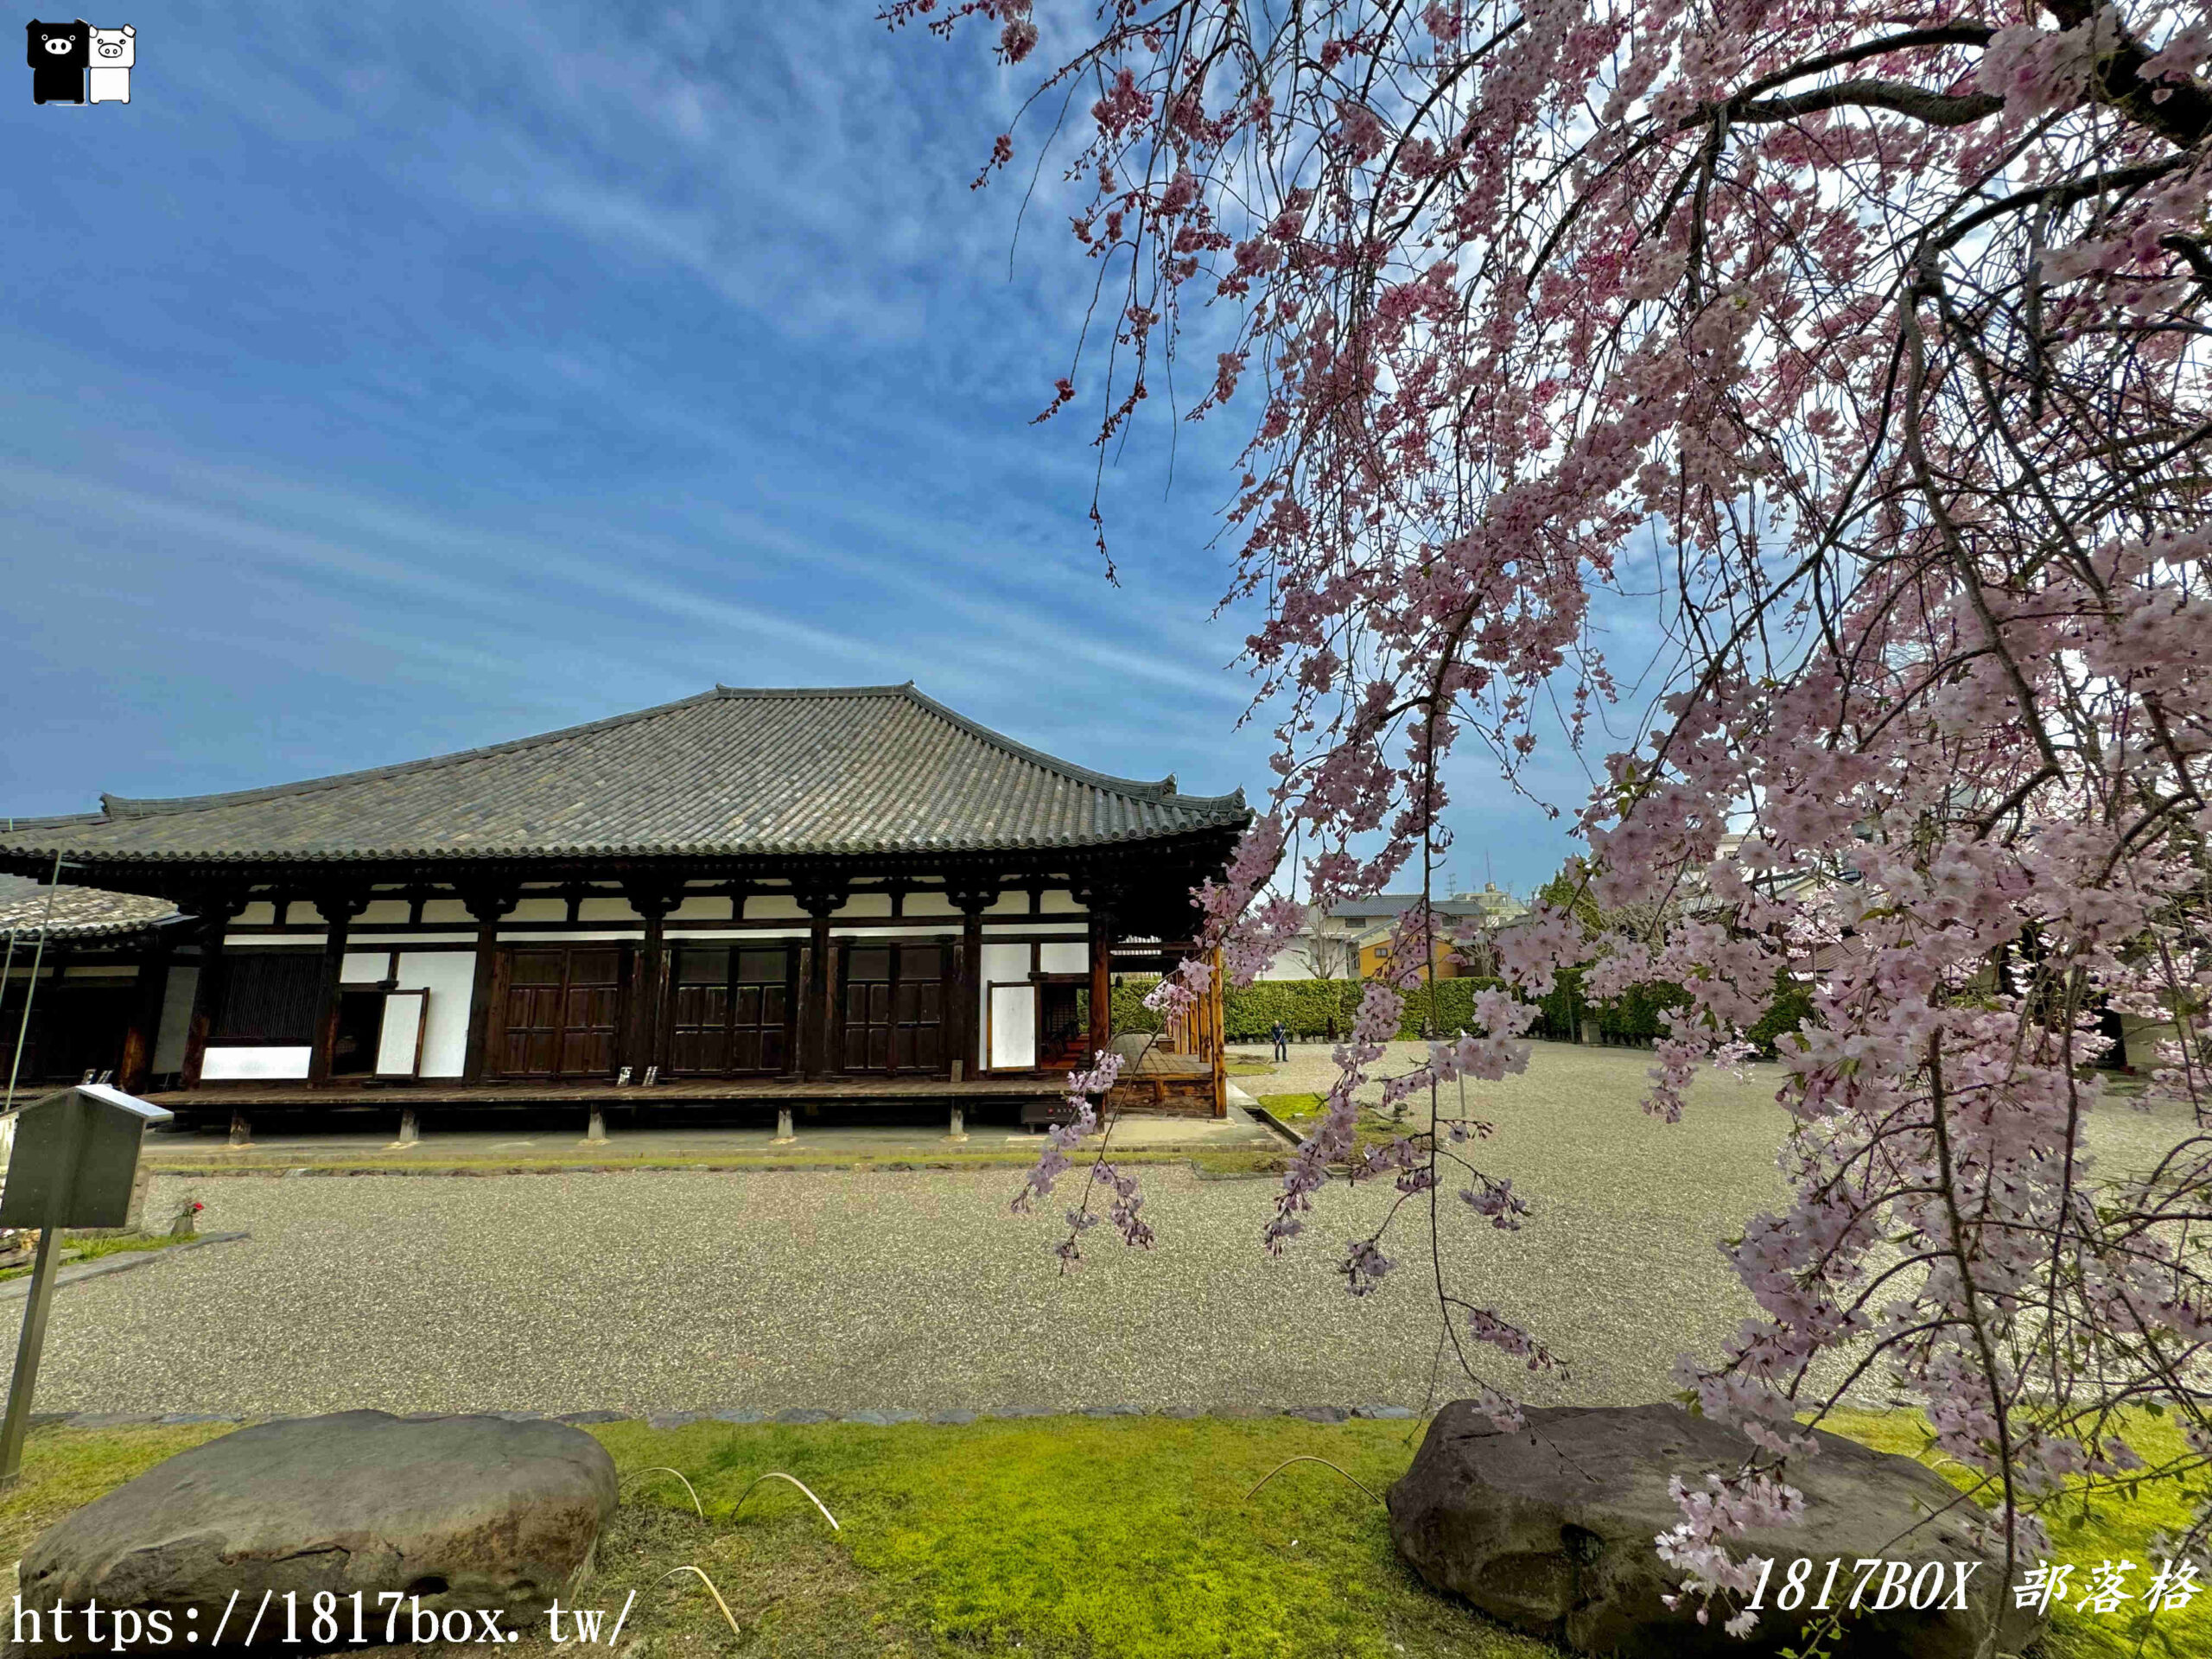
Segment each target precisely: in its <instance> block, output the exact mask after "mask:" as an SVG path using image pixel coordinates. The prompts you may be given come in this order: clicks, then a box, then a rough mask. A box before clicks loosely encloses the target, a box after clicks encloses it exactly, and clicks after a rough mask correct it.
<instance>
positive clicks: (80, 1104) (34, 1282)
mask: <svg viewBox="0 0 2212 1659" xmlns="http://www.w3.org/2000/svg"><path fill="white" fill-rule="evenodd" d="M71 1105H72V1108H73V1110H74V1112H75V1114H76V1116H75V1121H74V1122H73V1123H72V1124H71V1126H70V1135H69V1156H68V1158H67V1160H66V1161H65V1162H64V1163H63V1165H62V1166H61V1169H60V1179H57V1180H56V1181H55V1182H54V1199H53V1205H52V1208H51V1209H50V1210H49V1211H48V1217H47V1219H46V1221H45V1222H44V1223H43V1224H41V1226H40V1227H39V1230H38V1257H37V1260H36V1261H35V1262H33V1263H32V1264H31V1287H30V1294H29V1296H28V1297H27V1298H25V1300H24V1302H23V1330H22V1336H20V1337H19V1338H16V1375H15V1376H14V1378H13V1379H12V1380H10V1383H9V1384H8V1418H7V1421H6V1422H5V1424H0V1491H7V1490H8V1488H10V1487H11V1486H13V1485H14V1484H16V1482H17V1481H19V1480H21V1479H22V1476H23V1436H24V1435H25V1434H27V1433H29V1432H30V1426H31V1391H32V1390H33V1389H35V1388H36V1387H37V1386H38V1362H39V1356H40V1355H41V1353H42V1352H43V1351H44V1350H45V1347H46V1315H47V1311H48V1308H50V1307H51V1306H53V1305H54V1274H55V1273H56V1272H57V1271H58V1270H59V1268H60V1262H61V1220H62V1217H65V1216H67V1214H68V1213H69V1206H70V1204H71V1203H72V1201H73V1199H74V1198H75V1197H76V1188H77V1166H78V1165H79V1163H80V1162H81V1161H82V1160H83V1159H84V1155H85V1124H86V1112H87V1110H88V1108H87V1107H86V1103H85V1100H84V1097H83V1096H80V1095H79V1096H71Z"/></svg>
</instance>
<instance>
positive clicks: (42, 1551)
mask: <svg viewBox="0 0 2212 1659" xmlns="http://www.w3.org/2000/svg"><path fill="white" fill-rule="evenodd" d="M614 1505H615V1477H614V1460H613V1459H612V1458H610V1457H608V1456H607V1451H606V1448H605V1447H603V1446H601V1445H600V1444H599V1442H598V1441H596V1440H594V1439H592V1437H591V1436H590V1435H588V1434H586V1433H583V1432H582V1430H581V1429H575V1428H570V1427H567V1426H566V1425H564V1424H561V1423H554V1422H520V1423H518V1422H511V1421H507V1420H505V1419H504V1418H499V1417H490V1416H483V1417H439V1418H434V1419H431V1420H430V1421H404V1420H402V1419H400V1418H397V1417H394V1416H391V1415H390V1414H387V1413H385V1412H381V1411H346V1412H339V1413H337V1414H334V1415H331V1416H327V1417H299V1418H294V1419H291V1420H290V1421H284V1422H274V1423H263V1424H260V1425H257V1427H252V1428H244V1429H240V1430H239V1431H238V1433H234V1434H226V1435H224V1436H222V1437H221V1438H220V1439H219V1440H209V1441H208V1442H207V1443H206V1444H205V1445H203V1446H194V1447H193V1448H192V1450H190V1451H188V1452H180V1453H178V1454H177V1455H176V1456H175V1457H174V1458H171V1459H169V1460H168V1462H166V1463H162V1464H157V1465H155V1466H154V1467H153V1468H152V1469H149V1470H148V1471H146V1472H145V1473H144V1474H143V1475H141V1476H139V1477H138V1478H137V1479H136V1480H133V1481H130V1482H127V1483H126V1484H124V1485H122V1486H119V1487H118V1488H117V1489H116V1490H115V1491H111V1492H110V1493H108V1494H107V1495H106V1496H105V1497H99V1498H95V1499H94V1500H93V1501H92V1503H87V1504H86V1506H85V1507H84V1508H83V1509H81V1510H78V1511H77V1512H76V1513H75V1514H73V1515H72V1516H68V1517H67V1519H65V1520H63V1521H61V1522H59V1523H57V1524H56V1525H54V1527H52V1528H50V1529H48V1530H47V1531H46V1532H45V1533H44V1534H43V1535H41V1537H40V1538H39V1540H38V1541H37V1542H36V1543H35V1544H33V1545H32V1546H31V1548H30V1549H29V1552H28V1553H26V1554H25V1555H24V1556H23V1559H22V1616H21V1618H20V1620H19V1622H18V1624H17V1625H16V1631H15V1634H16V1637H18V1640H17V1642H16V1649H15V1650H16V1652H17V1653H19V1654H23V1655H59V1654H67V1653H82V1652H90V1651H92V1650H93V1649H96V1648H97V1649H99V1650H100V1651H103V1652H134V1651H143V1652H146V1653H149V1654H151V1653H158V1654H162V1655H163V1656H166V1659H175V1656H176V1655H177V1654H178V1653H180V1652H182V1651H187V1650H188V1649H185V1648H183V1647H181V1646H180V1645H179V1644H180V1643H183V1642H184V1639H185V1636H186V1633H188V1632H197V1635H198V1643H197V1645H200V1646H202V1647H204V1646H206V1645H207V1643H209V1642H211V1641H212V1640H213V1636H214V1632H215V1630H216V1627H217V1624H218V1622H219V1620H221V1619H222V1617H223V1610H224V1608H225V1606H226V1605H227V1604H229V1603H230V1601H231V1594H232V1592H233V1591H237V1592H240V1594H239V1595H238V1602H237V1605H236V1607H234V1608H233V1609H232V1615H231V1618H230V1621H229V1623H228V1624H227V1626H226V1629H225V1630H224V1634H223V1638H222V1639H223V1645H225V1646H226V1647H228V1646H232V1645H234V1644H238V1643H244V1641H245V1637H246V1634H247V1629H248V1625H249V1623H250V1614H251V1609H253V1608H254V1607H255V1606H257V1605H259V1603H260V1601H261V1599H262V1593H263V1592H264V1591H270V1592H274V1594H275V1596H276V1597H277V1600H276V1601H275V1602H274V1603H273V1604H272V1605H273V1606H275V1607H276V1608H277V1609H279V1610H281V1608H282V1607H283V1601H282V1598H283V1596H284V1595H285V1594H286V1593H287V1592H296V1594H297V1596H298V1603H297V1605H298V1606H299V1609H300V1614H299V1617H300V1621H301V1624H300V1630H301V1634H302V1637H304V1636H305V1635H306V1633H307V1624H306V1621H307V1620H308V1618H310V1617H312V1608H311V1605H310V1603H311V1599H312V1598H313V1597H314V1596H315V1595H316V1594H317V1593H318V1592H321V1591H325V1590H327V1591H330V1592H334V1593H335V1594H337V1595H338V1596H340V1597H341V1598H343V1599H344V1601H343V1604H342V1605H345V1606H346V1608H347V1610H348V1611H347V1612H346V1619H347V1620H348V1623H349V1625H350V1620H351V1618H352V1614H351V1607H352V1596H353V1592H355V1591H359V1592H361V1593H362V1597H363V1601H364V1604H365V1610H375V1609H376V1608H377V1605H378V1604H377V1599H376V1598H377V1595H378V1592H382V1591H387V1590H397V1591H400V1592H404V1593H406V1594H407V1595H409V1596H410V1597H419V1598H420V1599H421V1606H422V1608H423V1611H424V1612H425V1614H426V1615H427V1614H435V1615H437V1616H439V1617H441V1618H443V1617H445V1616H446V1615H447V1614H448V1613H450V1614H451V1618H452V1622H453V1624H454V1626H455V1628H458V1627H459V1625H460V1624H461V1623H462V1622H464V1618H465V1614H466V1613H467V1612H468V1611H474V1610H488V1609H495V1608H496V1609H499V1610H500V1618H499V1627H500V1629H501V1630H503V1631H505V1630H515V1629H517V1628H518V1627H522V1626H524V1625H525V1624H526V1625H527V1626H528V1627H529V1628H530V1629H531V1630H532V1632H533V1633H538V1634H542V1633H543V1629H544V1624H543V1613H544V1610H545V1609H546V1607H547V1606H549V1605H550V1603H551V1602H552V1600H553V1598H554V1597H556V1596H564V1597H565V1596H568V1595H569V1594H571V1593H572V1592H574V1591H575V1589H576V1588H577V1587H578V1586H580V1585H581V1584H582V1580H583V1579H584V1578H585V1576H586V1575H587V1574H588V1572H589V1570H590V1566H591V1560H592V1549H593V1546H594V1544H595V1543H596V1541H598V1537H599V1530H600V1528H601V1525H603V1524H604V1523H605V1522H606V1521H607V1518H608V1517H609V1516H612V1515H613V1513H614ZM95 1599H97V1600H98V1601H99V1605H100V1606H101V1608H102V1610H103V1611H114V1610H118V1609H120V1610H124V1611H137V1612H138V1613H139V1614H141V1615H142V1617H143V1615H144V1614H147V1613H149V1612H151V1611H154V1610H156V1609H161V1610H163V1611H166V1612H167V1614H168V1628H169V1630H170V1631H171V1635H170V1638H169V1641H168V1643H167V1644H166V1645H164V1644H162V1643H156V1642H154V1641H153V1640H152V1639H151V1632H150V1631H148V1632H146V1633H145V1635H144V1636H143V1637H142V1640H141V1641H140V1642H139V1643H137V1644H135V1645H130V1646H118V1644H117V1643H116V1641H115V1639H114V1630H115V1626H114V1624H113V1622H112V1621H111V1620H110V1619H107V1618H103V1619H102V1620H101V1621H100V1640H99V1642H97V1643H93V1642H89V1641H87V1640H86V1639H85V1629H84V1626H85V1621H84V1619H83V1618H82V1617H81V1616H79V1615H78V1613H77V1610H78V1609H79V1608H81V1607H82V1606H84V1605H86V1604H87V1603H89V1602H91V1601H93V1600H95ZM57 1606H66V1607H67V1608H68V1609H69V1610H70V1611H71V1613H72V1617H71V1618H70V1619H69V1621H68V1624H67V1631H66V1634H65V1636H64V1637H63V1638H62V1639H60V1640H57V1639H55V1635H54V1622H53V1618H52V1614H53V1611H54V1609H55V1608H56V1607H57ZM389 1606H390V1604H389V1603H387V1604H385V1608H386V1610H387V1611H379V1612H376V1613H375V1619H376V1624H377V1629H378V1632H379V1633H381V1631H382V1629H383V1624H384V1620H385V1618H386V1617H388V1616H389V1613H388V1609H389ZM241 1609H243V1610H245V1611H243V1612H242V1611H239V1610H241ZM195 1610H196V1616H195ZM34 1612H36V1613H38V1614H39V1615H40V1617H39V1618H38V1619H36V1620H35V1621H34V1620H33V1619H32V1618H30V1615H31V1614H32V1613H34ZM367 1617H369V1611H365V1613H364V1618H367ZM406 1618H407V1614H406V1613H405V1612H403V1614H402V1624H403V1626H404V1625H405V1623H406ZM467 1623H468V1624H469V1629H470V1630H471V1632H472V1639H474V1632H476V1631H478V1630H480V1624H479V1623H478V1622H477V1621H475V1620H474V1619H469V1620H467ZM283 1637H284V1626H283V1620H282V1618H278V1617H274V1616H272V1617H270V1618H264V1620H263V1621H262V1624H261V1628H260V1630H258V1631H257V1633H256V1641H255V1645H256V1646H257V1647H264V1646H273V1645H275V1644H277V1643H281V1642H282V1641H283ZM24 1638H34V1639H24ZM398 1639H399V1640H400V1641H402V1642H405V1641H407V1640H409V1639H410V1637H409V1635H408V1633H407V1632H406V1631H405V1630H403V1632H402V1634H401V1635H400V1637H399V1638H398Z"/></svg>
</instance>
